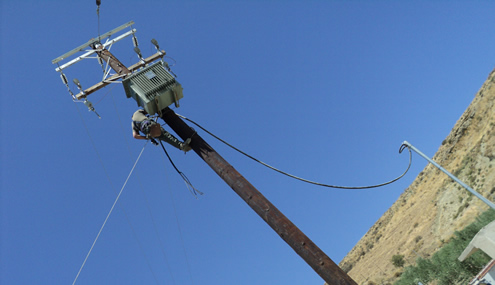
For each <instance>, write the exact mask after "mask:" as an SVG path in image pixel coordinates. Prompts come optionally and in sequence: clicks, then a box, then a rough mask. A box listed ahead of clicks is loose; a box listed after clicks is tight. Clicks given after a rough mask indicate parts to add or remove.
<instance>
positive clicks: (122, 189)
mask: <svg viewBox="0 0 495 285" xmlns="http://www.w3.org/2000/svg"><path fill="white" fill-rule="evenodd" d="M145 147H146V144H145V145H144V146H143V149H142V150H141V153H139V156H138V158H137V159H136V162H135V163H134V166H133V167H132V169H131V172H129V175H128V176H127V179H126V180H125V182H124V185H123V186H122V188H121V189H120V192H119V194H118V195H117V198H116V199H115V201H114V202H113V205H112V208H110V212H108V215H107V217H106V218H105V221H104V222H103V225H102V226H101V228H100V231H99V232H98V234H97V235H96V238H95V240H94V241H93V244H92V245H91V248H90V249H89V252H88V254H87V255H86V258H85V259H84V261H83V263H82V265H81V268H79V272H77V275H76V278H75V279H74V282H72V285H74V284H76V281H77V279H78V278H79V275H80V274H81V271H82V269H83V268H84V265H85V264H86V261H87V260H88V258H89V255H90V254H91V252H92V251H93V248H94V246H95V244H96V241H98V238H99V237H100V234H101V232H102V231H103V228H104V227H105V225H106V223H107V221H108V218H110V215H111V214H112V212H113V209H114V208H115V205H116V204H117V202H118V201H119V198H120V195H121V194H122V191H124V188H125V186H126V185H127V181H129V178H130V177H131V174H132V172H133V171H134V168H136V165H137V163H138V161H139V159H140V158H141V155H142V154H143V151H144V148H145Z"/></svg>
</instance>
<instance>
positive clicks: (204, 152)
mask: <svg viewBox="0 0 495 285" xmlns="http://www.w3.org/2000/svg"><path fill="white" fill-rule="evenodd" d="M93 48H94V49H95V51H96V53H97V54H98V55H99V56H100V57H101V58H102V59H103V60H105V61H106V62H107V63H108V64H109V65H110V67H112V69H113V70H114V71H115V72H117V75H116V76H117V77H126V76H127V75H129V74H131V72H132V71H131V70H133V69H135V68H137V67H135V66H138V65H135V66H133V67H132V68H129V69H128V68H127V67H125V66H124V65H123V64H122V63H121V62H120V61H119V60H118V59H117V58H115V57H114V56H113V55H112V54H111V53H110V52H109V51H108V50H106V49H105V48H101V47H99V48H97V47H95V46H93ZM163 54H164V52H163V53H158V56H159V57H162V56H163ZM153 57H154V56H153ZM151 58H152V57H150V58H149V59H151ZM147 60H148V59H146V60H144V61H145V62H146V61H147ZM145 62H143V65H144V64H145ZM98 87H99V88H101V87H100V86H97V87H95V86H93V87H92V88H91V90H86V91H87V92H82V93H81V94H82V95H81V94H78V96H77V98H78V99H79V96H81V98H82V97H85V96H87V95H88V94H89V93H88V92H89V91H93V90H92V89H97V88H98ZM161 118H162V119H163V120H164V121H165V122H166V123H167V124H168V125H169V126H170V127H171V128H172V129H173V130H174V131H175V133H177V135H179V136H180V137H181V138H182V139H183V140H186V139H188V138H191V143H190V146H191V148H192V149H193V150H194V152H196V153H197V154H198V155H199V156H200V157H201V158H202V159H203V160H204V161H205V162H206V164H208V165H209V166H210V167H211V168H212V169H213V171H215V172H216V173H217V174H218V175H219V176H220V177H221V178H222V179H223V180H224V181H225V182H226V183H227V184H228V185H229V186H230V187H231V188H232V189H233V190H234V191H235V192H236V193H237V194H238V195H239V196H240V197H241V198H242V199H243V200H244V201H245V202H246V203H247V204H248V205H249V206H250V207H251V208H252V209H253V210H254V211H255V212H256V213H257V214H258V215H259V216H260V217H261V218H262V219H263V220H264V221H265V222H266V223H267V224H268V225H269V226H270V227H271V228H272V229H273V230H274V231H275V232H276V233H277V234H278V235H279V236H280V237H281V238H282V239H283V240H284V241H285V242H286V243H287V244H288V245H289V246H290V247H292V249H293V250H294V251H295V252H296V253H297V254H299V256H301V257H302V258H303V259H304V261H306V263H308V265H309V266H311V267H312V268H313V270H314V271H316V273H318V275H320V277H321V278H323V280H325V282H327V284H328V285H357V283H356V282H355V281H354V280H352V279H351V277H349V275H347V273H345V272H344V271H343V270H342V269H340V268H339V266H338V265H337V264H335V262H333V261H332V260H331V259H330V258H329V257H328V256H327V255H326V254H325V253H324V252H323V251H322V250H321V249H320V248H319V247H318V246H316V244H314V243H313V241H311V240H310V239H309V238H308V237H307V236H306V235H305V234H304V233H303V232H302V231H301V230H300V229H298V228H297V227H296V226H295V225H294V224H293V223H292V222H291V221H290V220H289V219H288V218H287V217H286V216H284V214H282V212H280V211H279V210H278V209H277V208H276V207H275V206H274V205H273V204H272V203H270V201H268V199H266V198H265V196H263V195H262V194H261V193H260V192H259V191H258V190H257V189H256V188H255V187H254V186H253V185H252V184H251V183H249V181H247V179H246V178H244V177H243V176H242V175H241V174H240V173H239V172H237V170H235V169H234V167H232V166H231V165H230V164H229V163H228V162H227V161H226V160H225V159H223V158H222V157H221V156H220V155H219V154H218V153H217V152H216V151H215V150H214V149H213V148H212V147H211V146H210V145H209V144H208V143H206V142H205V141H204V140H203V139H202V138H201V137H200V136H199V135H198V134H197V133H196V132H195V131H194V130H193V129H192V128H191V127H189V126H188V125H187V124H186V123H185V122H184V121H183V120H182V119H181V118H179V117H178V116H177V114H175V112H174V111H172V110H171V109H170V108H168V107H167V108H165V109H163V110H162V112H161Z"/></svg>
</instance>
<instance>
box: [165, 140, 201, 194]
mask: <svg viewBox="0 0 495 285" xmlns="http://www.w3.org/2000/svg"><path fill="white" fill-rule="evenodd" d="M159 141H160V145H161V146H162V149H163V151H164V152H165V154H166V155H167V157H168V160H169V161H170V163H171V164H172V166H173V167H174V168H175V171H177V173H179V175H180V176H181V177H182V179H183V180H184V182H185V183H186V187H187V189H189V191H190V192H191V194H193V195H194V197H195V198H196V199H198V194H199V195H204V193H203V192H201V191H199V190H198V189H196V187H194V186H193V185H192V183H191V181H189V178H187V176H186V175H185V174H184V173H183V172H182V171H180V170H179V169H178V168H177V166H175V164H174V162H173V161H172V158H170V155H168V152H167V150H166V149H165V146H163V143H162V141H161V140H159Z"/></svg>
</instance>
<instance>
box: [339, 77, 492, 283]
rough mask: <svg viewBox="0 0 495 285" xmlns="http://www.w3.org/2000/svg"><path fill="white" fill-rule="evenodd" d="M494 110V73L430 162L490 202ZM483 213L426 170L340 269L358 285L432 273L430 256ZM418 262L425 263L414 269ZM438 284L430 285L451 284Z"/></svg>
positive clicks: (482, 208) (459, 188) (476, 202)
mask: <svg viewBox="0 0 495 285" xmlns="http://www.w3.org/2000/svg"><path fill="white" fill-rule="evenodd" d="M494 110H495V70H493V71H492V72H491V73H490V75H489V76H488V79H487V80H486V81H485V83H484V84H483V85H482V87H481V88H480V90H479V91H478V92H477V93H476V96H475V97H474V99H473V101H472V102H471V104H470V105H469V107H468V108H467V109H466V111H465V112H464V113H463V115H462V116H461V117H460V119H459V120H458V121H457V122H456V124H455V125H454V127H453V128H452V130H451V132H450V134H449V135H448V136H447V137H446V138H445V140H444V141H443V142H442V143H441V145H440V147H439V149H438V151H437V152H436V154H435V155H434V156H433V160H434V161H436V162H437V163H438V164H440V165H441V166H442V167H444V168H445V169H446V170H447V171H449V172H450V173H453V174H454V175H455V176H456V177H458V178H459V179H460V180H461V181H464V182H465V183H466V184H468V185H469V186H471V187H472V188H473V189H474V190H475V191H477V192H478V193H480V194H481V195H483V196H484V197H485V198H487V199H489V200H491V201H495V186H494V185H495V131H494V128H495V112H494ZM439 144H440V143H439ZM487 209H488V206H487V205H486V204H484V203H483V202H482V201H481V200H479V199H476V198H474V197H473V195H472V194H471V193H469V192H468V191H466V190H465V189H464V188H463V187H462V186H460V185H459V184H458V183H457V182H455V181H453V180H452V179H450V178H449V177H448V176H447V175H445V174H443V173H442V172H441V171H440V170H438V169H437V168H436V167H434V166H433V165H431V164H428V165H427V166H426V167H425V168H424V169H423V171H422V172H421V173H420V174H419V175H418V176H417V177H416V179H415V180H414V182H413V183H412V184H411V185H410V186H409V187H408V188H407V189H405V190H404V192H403V193H402V194H401V195H400V197H399V198H398V199H397V201H396V202H395V203H394V204H393V205H392V206H391V207H390V208H389V209H388V210H387V212H385V213H384V215H383V216H382V217H381V218H380V219H379V220H378V221H377V222H376V223H375V224H374V225H373V226H372V227H371V228H370V229H369V230H368V232H367V233H366V234H365V235H364V236H363V237H362V238H361V240H360V241H359V242H358V243H357V244H356V245H355V246H354V248H353V249H352V250H351V251H350V252H349V253H348V254H347V256H346V257H344V259H342V260H341V261H340V263H339V266H340V267H341V268H342V269H343V270H344V271H345V272H347V273H348V274H349V276H351V278H352V279H354V280H355V281H356V282H357V283H358V284H360V285H372V284H380V285H382V284H384V285H391V284H394V283H395V282H397V281H398V278H399V277H400V276H401V274H402V273H404V276H407V275H408V274H412V273H414V272H413V271H412V270H413V268H410V269H407V270H405V269H404V267H402V266H405V267H406V268H407V266H409V265H416V264H417V265H418V266H419V267H432V268H434V264H433V263H431V264H430V262H433V260H435V261H436V260H437V259H438V258H439V257H435V259H433V255H434V254H435V253H437V252H438V250H439V249H440V248H442V247H443V246H444V245H445V242H444V241H448V240H456V239H460V236H459V234H454V233H455V232H456V231H460V230H462V229H464V228H465V227H466V226H467V225H469V224H470V223H472V222H473V221H474V220H475V219H476V217H478V216H479V215H480V213H483V212H484V211H486V210H487ZM459 254H460V253H459ZM418 256H421V257H423V258H425V260H419V261H418V263H416V261H417V258H418ZM438 261H439V262H440V261H441V259H439V260H438ZM397 266H399V267H397ZM473 270H474V269H473ZM408 272H409V273H408ZM428 274H429V275H435V274H437V273H436V272H429V273H428ZM429 275H428V276H429ZM454 275H457V271H456V272H455V274H454ZM430 278H433V277H430ZM437 279H438V278H437ZM425 280H427V279H425ZM438 280H440V279H438ZM438 280H437V281H433V282H431V284H436V285H438V284H449V285H454V284H456V283H448V282H447V283H438V282H440V281H438ZM421 282H422V283H423V284H425V285H426V284H428V283H425V282H426V281H421ZM404 284H412V283H404ZM414 284H415V285H417V284H418V283H417V282H416V283H414ZM463 284H465V283H463Z"/></svg>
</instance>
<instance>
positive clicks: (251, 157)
mask: <svg viewBox="0 0 495 285" xmlns="http://www.w3.org/2000/svg"><path fill="white" fill-rule="evenodd" d="M177 115H178V116H179V117H181V118H183V119H185V120H187V121H189V122H191V123H193V124H194V125H196V126H198V127H199V128H200V129H202V130H203V131H205V132H206V133H207V134H209V135H210V136H212V137H214V138H216V139H217V140H219V141H221V142H222V143H224V144H226V145H227V146H229V147H231V148H232V149H234V150H236V151H237V152H239V153H241V154H243V155H244V156H246V157H248V158H250V159H252V160H254V161H256V162H258V163H260V164H262V165H264V166H266V167H268V168H270V169H272V170H274V171H276V172H278V173H281V174H283V175H286V176H288V177H291V178H293V179H297V180H299V181H302V182H306V183H309V184H314V185H318V186H322V187H328V188H336V189H349V190H356V189H371V188H377V187H382V186H385V185H388V184H392V183H394V182H396V181H397V180H399V179H401V178H402V177H404V175H406V173H407V172H408V171H409V169H410V168H411V164H412V152H411V149H410V148H409V147H408V146H407V145H405V144H402V145H401V146H400V148H399V153H402V151H403V150H404V149H405V148H406V147H407V149H408V150H409V165H408V166H407V169H406V170H405V171H404V173H402V174H401V175H400V176H398V177H397V178H395V179H392V180H390V181H388V182H385V183H381V184H376V185H368V186H337V185H330V184H325V183H320V182H315V181H311V180H308V179H304V178H301V177H298V176H295V175H292V174H290V173H287V172H284V171H282V170H280V169H277V168H275V167H273V166H271V165H269V164H267V163H264V162H263V161H261V160H259V159H257V158H254V157H253V156H251V155H249V154H247V153H245V152H244V151H242V150H240V149H238V148H236V147H234V146H233V145H231V144H229V143H227V142H226V141H224V140H222V139H221V138H219V137H218V136H216V135H214V134H213V133H211V132H210V131H208V130H207V129H205V128H203V127H202V126H201V125H199V124H198V123H196V122H194V121H193V120H191V119H189V118H186V117H184V116H182V115H179V114H177Z"/></svg>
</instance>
